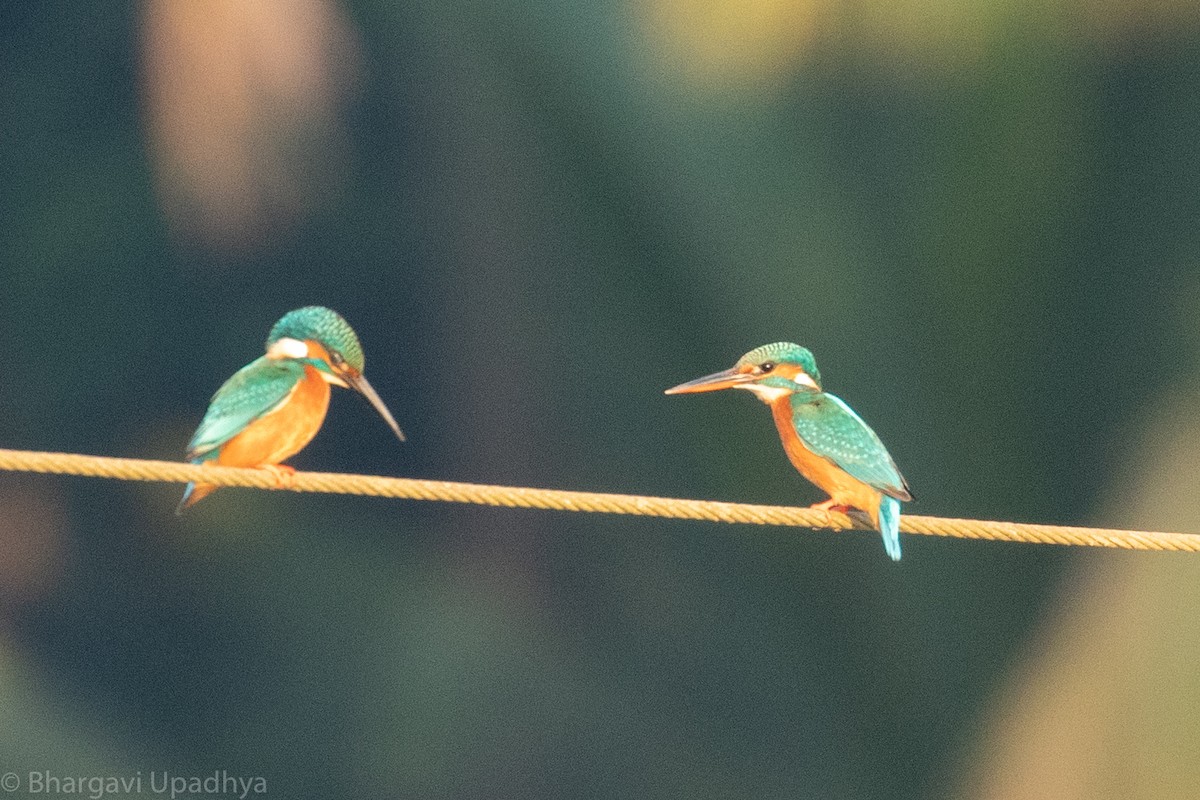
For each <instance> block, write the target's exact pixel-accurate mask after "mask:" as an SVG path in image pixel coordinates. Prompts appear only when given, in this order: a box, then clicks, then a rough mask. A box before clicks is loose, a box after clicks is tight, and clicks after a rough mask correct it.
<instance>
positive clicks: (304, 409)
mask: <svg viewBox="0 0 1200 800" xmlns="http://www.w3.org/2000/svg"><path fill="white" fill-rule="evenodd" d="M266 347H267V352H266V354H265V355H263V356H261V357H260V358H257V359H255V360H254V361H251V362H250V363H249V364H247V365H246V366H244V367H242V368H241V369H239V370H238V371H237V372H235V373H234V374H233V377H231V378H230V379H229V380H227V381H225V383H224V385H222V386H221V388H220V389H218V390H217V393H216V394H214V395H213V397H212V400H211V401H210V402H209V405H208V411H207V412H206V413H205V414H204V419H202V420H201V421H200V427H199V428H197V429H196V433H195V435H193V436H192V440H191V441H190V442H189V443H188V449H187V459H188V460H189V461H191V462H192V463H193V464H203V465H208V464H215V465H219V466H222V467H259V468H261V469H268V470H271V471H273V472H275V474H276V476H277V477H278V478H279V482H280V485H284V483H285V479H286V478H287V477H288V476H290V475H292V474H293V473H295V471H296V470H295V468H293V467H289V466H286V465H284V464H281V463H280V462H282V461H284V460H285V459H288V458H291V457H292V456H294V455H295V454H296V453H298V452H300V451H301V450H302V449H304V446H305V445H307V444H308V443H309V442H311V441H312V438H313V437H314V436H316V435H317V431H318V430H320V429H321V423H323V422H324V421H325V412H326V411H327V410H328V409H329V394H330V389H329V387H330V386H331V385H332V386H341V387H343V388H346V389H354V390H355V391H356V392H358V393H359V394H361V395H362V396H363V397H365V398H367V401H368V402H370V404H371V405H372V406H374V408H375V410H376V411H378V412H379V415H380V416H381V417H383V419H384V421H385V422H386V423H387V424H388V427H390V428H391V429H392V431H393V432H394V433H395V434H396V436H397V437H398V438H399V439H400V441H404V433H403V432H402V431H401V430H400V426H399V425H397V424H396V420H395V419H394V418H393V417H392V414H391V412H390V411H388V409H387V406H386V405H384V403H383V400H381V399H379V395H378V394H376V393H375V390H374V389H373V388H371V384H369V383H367V379H366V378H365V377H363V351H362V345H360V344H359V341H358V336H357V335H356V334H355V333H354V329H353V328H351V327H350V325H349V323H347V322H346V320H344V319H342V317H341V315H340V314H338V313H337V312H336V311H332V310H330V309H328V308H324V307H322V306H306V307H304V308H298V309H296V310H295V311H289V312H288V313H287V314H284V315H283V317H282V318H281V319H280V320H279V321H278V322H276V323H275V325H274V327H272V328H271V333H270V335H269V336H267V345H266ZM216 488H217V487H216V486H213V485H211V484H206V483H189V484H188V486H187V489H186V490H184V493H183V499H182V500H180V501H179V507H178V508H176V509H175V513H176V514H181V513H183V510H184V509H186V508H188V507H190V506H192V505H195V504H196V503H198V502H200V500H202V499H203V498H204V497H206V496H207V495H209V494H210V493H211V492H213V491H215V490H216Z"/></svg>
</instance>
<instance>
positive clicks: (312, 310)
mask: <svg viewBox="0 0 1200 800" xmlns="http://www.w3.org/2000/svg"><path fill="white" fill-rule="evenodd" d="M267 358H273V359H291V360H293V361H299V362H302V363H304V364H306V365H308V366H310V367H313V368H314V369H316V370H317V371H318V372H319V373H320V374H321V377H322V378H324V379H325V380H326V381H328V382H329V383H332V384H334V385H335V386H342V387H345V388H347V389H353V390H354V391H356V392H358V393H359V394H361V395H362V396H363V397H365V398H367V400H368V401H369V402H370V403H371V405H372V406H374V407H375V410H376V411H378V412H379V415H380V416H381V417H383V419H384V421H385V422H387V424H388V426H389V427H390V428H391V429H392V430H393V431H394V432H395V434H396V435H397V436H398V437H400V440H401V441H403V440H404V434H403V433H401V431H400V426H399V425H397V424H396V420H395V419H393V418H392V414H391V412H390V411H388V409H387V406H385V405H384V404H383V401H382V400H381V399H379V395H378V394H376V393H375V390H374V389H372V388H371V384H369V383H367V379H366V378H365V377H363V374H362V373H363V367H364V366H365V363H366V360H365V359H364V358H363V351H362V345H361V344H359V341H358V334H356V333H355V332H354V329H353V328H351V327H350V323H348V322H346V320H344V319H342V315H341V314H339V313H337V312H336V311H333V310H332V309H328V308H325V307H324V306H305V307H304V308H297V309H296V310H295V311H289V312H288V313H286V314H284V315H283V317H282V318H280V320H279V321H278V322H276V323H275V325H274V326H273V327H272V328H271V333H270V335H268V336H267Z"/></svg>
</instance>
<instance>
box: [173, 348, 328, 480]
mask: <svg viewBox="0 0 1200 800" xmlns="http://www.w3.org/2000/svg"><path fill="white" fill-rule="evenodd" d="M303 377H304V365H303V364H299V363H297V362H295V361H291V360H286V359H270V358H267V357H266V356H263V357H262V358H259V359H257V360H255V361H252V362H250V363H249V364H247V365H246V366H244V367H242V368H241V369H239V370H238V371H237V372H235V373H234V374H233V376H232V377H231V378H230V379H229V380H227V381H225V383H224V385H223V386H221V388H220V389H218V390H217V393H216V394H214V395H213V397H212V400H211V401H210V402H209V405H208V411H207V412H206V413H205V414H204V419H202V420H201V421H200V427H198V428H197V429H196V433H195V435H193V436H192V440H191V441H190V442H188V452H187V458H188V460H201V461H203V460H204V458H205V456H208V457H210V458H211V457H212V456H214V455H215V454H216V449H217V448H218V447H220V446H221V445H223V444H225V442H227V441H229V440H230V439H232V438H233V437H234V436H237V435H238V434H239V433H241V432H242V431H243V430H245V429H246V426H247V425H249V424H250V423H251V422H253V421H254V420H256V419H258V418H259V417H261V416H262V415H264V414H266V413H267V412H269V411H271V410H272V409H274V408H275V407H276V406H278V405H279V404H280V403H281V402H282V401H283V400H284V399H285V398H287V396H288V395H289V394H290V393H291V391H292V389H294V388H295V387H296V384H298V383H299V382H300V380H301V379H302V378H303Z"/></svg>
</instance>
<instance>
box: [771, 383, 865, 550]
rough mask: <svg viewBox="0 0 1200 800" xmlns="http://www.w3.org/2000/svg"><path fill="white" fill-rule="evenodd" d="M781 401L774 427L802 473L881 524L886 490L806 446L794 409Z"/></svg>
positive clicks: (784, 447) (773, 410) (843, 501)
mask: <svg viewBox="0 0 1200 800" xmlns="http://www.w3.org/2000/svg"><path fill="white" fill-rule="evenodd" d="M779 405H780V406H781V408H779V409H776V408H774V407H773V408H772V412H773V416H774V417H775V427H777V428H778V429H779V438H780V439H782V440H783V449H784V451H785V452H787V456H788V460H789V461H791V462H792V465H793V466H794V467H795V468H796V469H797V470H798V471H799V472H800V474H801V475H803V476H804V477H805V478H807V479H808V480H810V481H811V482H812V483H814V484H816V485H817V486H818V487H819V488H821V489H823V490H825V491H826V492H828V493H829V496H830V497H831V498H833V500H834V502H835V503H837V504H838V505H846V506H853V507H854V508H857V509H860V510H862V511H865V512H867V514H868V515H870V517H871V520H872V522H874V523H875V525H876V527H878V525H879V523H878V519H877V517H878V514H879V501H880V500H881V499H882V498H883V494H882V493H881V492H880V491H879V490H878V489H876V488H874V487H872V486H870V485H868V484H866V483H863V482H862V481H860V480H859V479H858V478H855V477H854V476H853V475H851V474H850V473H848V472H846V471H845V470H844V469H842V468H841V467H839V466H837V465H836V464H834V463H833V462H831V461H829V460H828V459H826V458H822V457H821V456H819V455H817V454H816V453H814V452H812V451H811V450H809V449H808V448H807V447H805V446H804V443H803V442H802V441H800V437H799V436H797V435H796V429H795V428H793V427H792V419H791V409H790V408H787V407H786V406H787V404H786V403H781V404H779Z"/></svg>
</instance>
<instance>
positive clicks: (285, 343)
mask: <svg viewBox="0 0 1200 800" xmlns="http://www.w3.org/2000/svg"><path fill="white" fill-rule="evenodd" d="M267 358H308V345H306V344H305V343H304V342H302V341H300V340H299V339H290V338H288V337H286V336H285V337H283V338H282V339H280V340H278V341H276V342H275V343H273V344H272V345H271V346H270V347H268V348H267Z"/></svg>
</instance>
